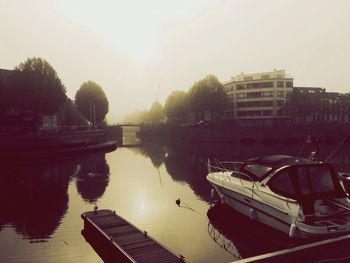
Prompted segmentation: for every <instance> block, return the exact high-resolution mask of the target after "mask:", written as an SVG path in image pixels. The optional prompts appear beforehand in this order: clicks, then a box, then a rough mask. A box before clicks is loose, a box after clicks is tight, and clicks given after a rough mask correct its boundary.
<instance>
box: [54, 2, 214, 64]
mask: <svg viewBox="0 0 350 263" xmlns="http://www.w3.org/2000/svg"><path fill="white" fill-rule="evenodd" d="M212 2H214V1H212ZM207 6H208V1H203V0H202V1H184V0H178V1H167V0H148V1H135V0H130V1H113V0H103V1H86V0H76V1H70V0H65V1H58V2H57V3H56V8H57V10H58V12H59V13H60V14H61V15H62V16H63V17H65V18H66V19H68V20H70V21H71V22H72V23H78V24H81V25H82V26H86V27H88V28H89V29H91V30H92V31H94V32H95V33H96V34H97V35H98V36H100V37H101V38H102V39H103V40H104V41H106V42H107V43H109V44H111V45H112V46H113V47H115V48H116V49H117V50H118V51H120V52H123V53H124V54H126V55H127V56H130V57H132V58H134V59H136V60H138V61H144V60H148V59H151V58H153V57H154V56H156V55H157V53H158V52H160V49H161V46H162V44H164V43H163V42H164V41H165V37H166V35H167V34H168V33H169V31H171V29H174V28H175V27H176V26H177V25H179V24H181V23H185V22H188V21H190V20H191V18H193V17H194V16H195V15H196V12H198V11H200V10H201V9H202V8H205V7H207Z"/></svg>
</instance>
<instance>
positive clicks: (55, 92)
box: [9, 57, 67, 115]
mask: <svg viewBox="0 0 350 263" xmlns="http://www.w3.org/2000/svg"><path fill="white" fill-rule="evenodd" d="M13 78H14V79H13V80H14V81H13V83H15V84H14V85H13V87H12V88H11V89H12V90H11V92H10V93H11V94H10V95H9V96H10V100H11V103H12V105H13V106H15V107H17V108H19V109H21V110H32V111H33V112H34V113H36V115H37V114H44V115H52V114H54V113H56V112H57V110H58V109H59V108H60V107H61V106H62V105H63V103H64V102H65V101H66V99H67V97H66V95H65V93H66V89H65V87H64V86H63V84H62V82H61V80H60V78H59V77H58V75H57V73H56V71H55V70H54V68H53V67H52V66H51V65H50V64H49V63H48V62H47V61H46V60H44V59H42V58H37V57H33V58H28V59H27V60H26V61H24V62H23V63H21V64H19V65H18V66H16V67H15V73H14V74H13Z"/></svg>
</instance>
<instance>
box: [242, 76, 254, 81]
mask: <svg viewBox="0 0 350 263" xmlns="http://www.w3.org/2000/svg"><path fill="white" fill-rule="evenodd" d="M244 80H245V81H247V80H253V77H244Z"/></svg>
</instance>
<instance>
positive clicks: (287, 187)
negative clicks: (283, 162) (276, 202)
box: [269, 171, 295, 197]
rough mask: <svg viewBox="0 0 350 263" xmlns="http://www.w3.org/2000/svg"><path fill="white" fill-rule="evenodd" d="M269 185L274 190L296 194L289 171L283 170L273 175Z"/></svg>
mask: <svg viewBox="0 0 350 263" xmlns="http://www.w3.org/2000/svg"><path fill="white" fill-rule="evenodd" d="M269 186H270V188H271V190H272V191H274V192H276V193H278V194H281V195H284V196H287V197H292V196H293V195H295V190H294V187H293V184H292V181H291V179H290V177H289V173H288V171H283V172H281V173H280V174H277V175H275V176H274V177H273V179H272V180H271V182H270V183H269Z"/></svg>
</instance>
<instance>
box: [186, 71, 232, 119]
mask: <svg viewBox="0 0 350 263" xmlns="http://www.w3.org/2000/svg"><path fill="white" fill-rule="evenodd" d="M188 95H189V106H190V109H191V110H193V111H195V112H197V113H200V114H201V118H203V113H204V111H210V112H211V113H212V114H217V113H219V112H220V111H222V110H224V109H225V108H226V107H227V103H228V101H229V100H228V96H227V94H226V92H225V91H224V87H223V85H222V84H221V83H220V82H219V80H218V79H217V78H216V77H215V76H214V75H208V76H207V77H205V78H204V79H202V80H200V81H197V82H195V83H194V85H193V86H192V87H191V88H190V90H189V92H188Z"/></svg>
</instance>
